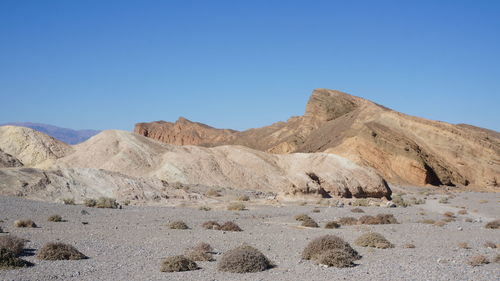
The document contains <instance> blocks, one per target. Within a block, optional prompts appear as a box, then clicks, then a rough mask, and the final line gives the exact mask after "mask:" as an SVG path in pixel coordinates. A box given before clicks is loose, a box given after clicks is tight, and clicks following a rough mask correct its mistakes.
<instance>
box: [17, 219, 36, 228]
mask: <svg viewBox="0 0 500 281" xmlns="http://www.w3.org/2000/svg"><path fill="white" fill-rule="evenodd" d="M14 226H15V227H32V228H35V227H37V225H36V224H35V223H34V222H33V221H32V220H16V221H14Z"/></svg>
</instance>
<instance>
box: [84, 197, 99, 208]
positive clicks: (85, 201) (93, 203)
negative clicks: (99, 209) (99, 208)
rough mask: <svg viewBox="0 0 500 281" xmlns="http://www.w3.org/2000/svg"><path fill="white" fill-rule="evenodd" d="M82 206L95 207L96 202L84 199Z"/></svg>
mask: <svg viewBox="0 0 500 281" xmlns="http://www.w3.org/2000/svg"><path fill="white" fill-rule="evenodd" d="M83 205H85V206H87V207H95V206H96V205H97V200H95V199H92V198H88V199H85V200H83Z"/></svg>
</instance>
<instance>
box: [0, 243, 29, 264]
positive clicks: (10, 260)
mask: <svg viewBox="0 0 500 281" xmlns="http://www.w3.org/2000/svg"><path fill="white" fill-rule="evenodd" d="M32 265H33V264H32V263H30V262H27V261H25V260H23V259H20V258H18V257H17V255H16V254H14V253H13V252H12V251H9V250H8V249H5V248H0V269H14V268H19V267H27V266H32Z"/></svg>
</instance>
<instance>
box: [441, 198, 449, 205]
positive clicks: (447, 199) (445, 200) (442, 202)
mask: <svg viewBox="0 0 500 281" xmlns="http://www.w3.org/2000/svg"><path fill="white" fill-rule="evenodd" d="M449 202H450V198H449V197H441V198H440V199H439V203H441V204H448V203H449Z"/></svg>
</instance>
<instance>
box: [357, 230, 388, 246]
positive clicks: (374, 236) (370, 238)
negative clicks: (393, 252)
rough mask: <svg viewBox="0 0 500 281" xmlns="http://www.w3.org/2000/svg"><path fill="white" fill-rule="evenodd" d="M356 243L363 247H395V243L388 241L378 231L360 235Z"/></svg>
mask: <svg viewBox="0 0 500 281" xmlns="http://www.w3.org/2000/svg"><path fill="white" fill-rule="evenodd" d="M354 243H355V244H356V245H358V246H361V247H374V248H380V249H387V248H393V247H394V245H392V244H391V242H389V241H387V239H385V237H384V236H383V235H382V234H380V233H376V232H370V233H365V234H363V235H361V236H360V237H358V239H356V241H354Z"/></svg>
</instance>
